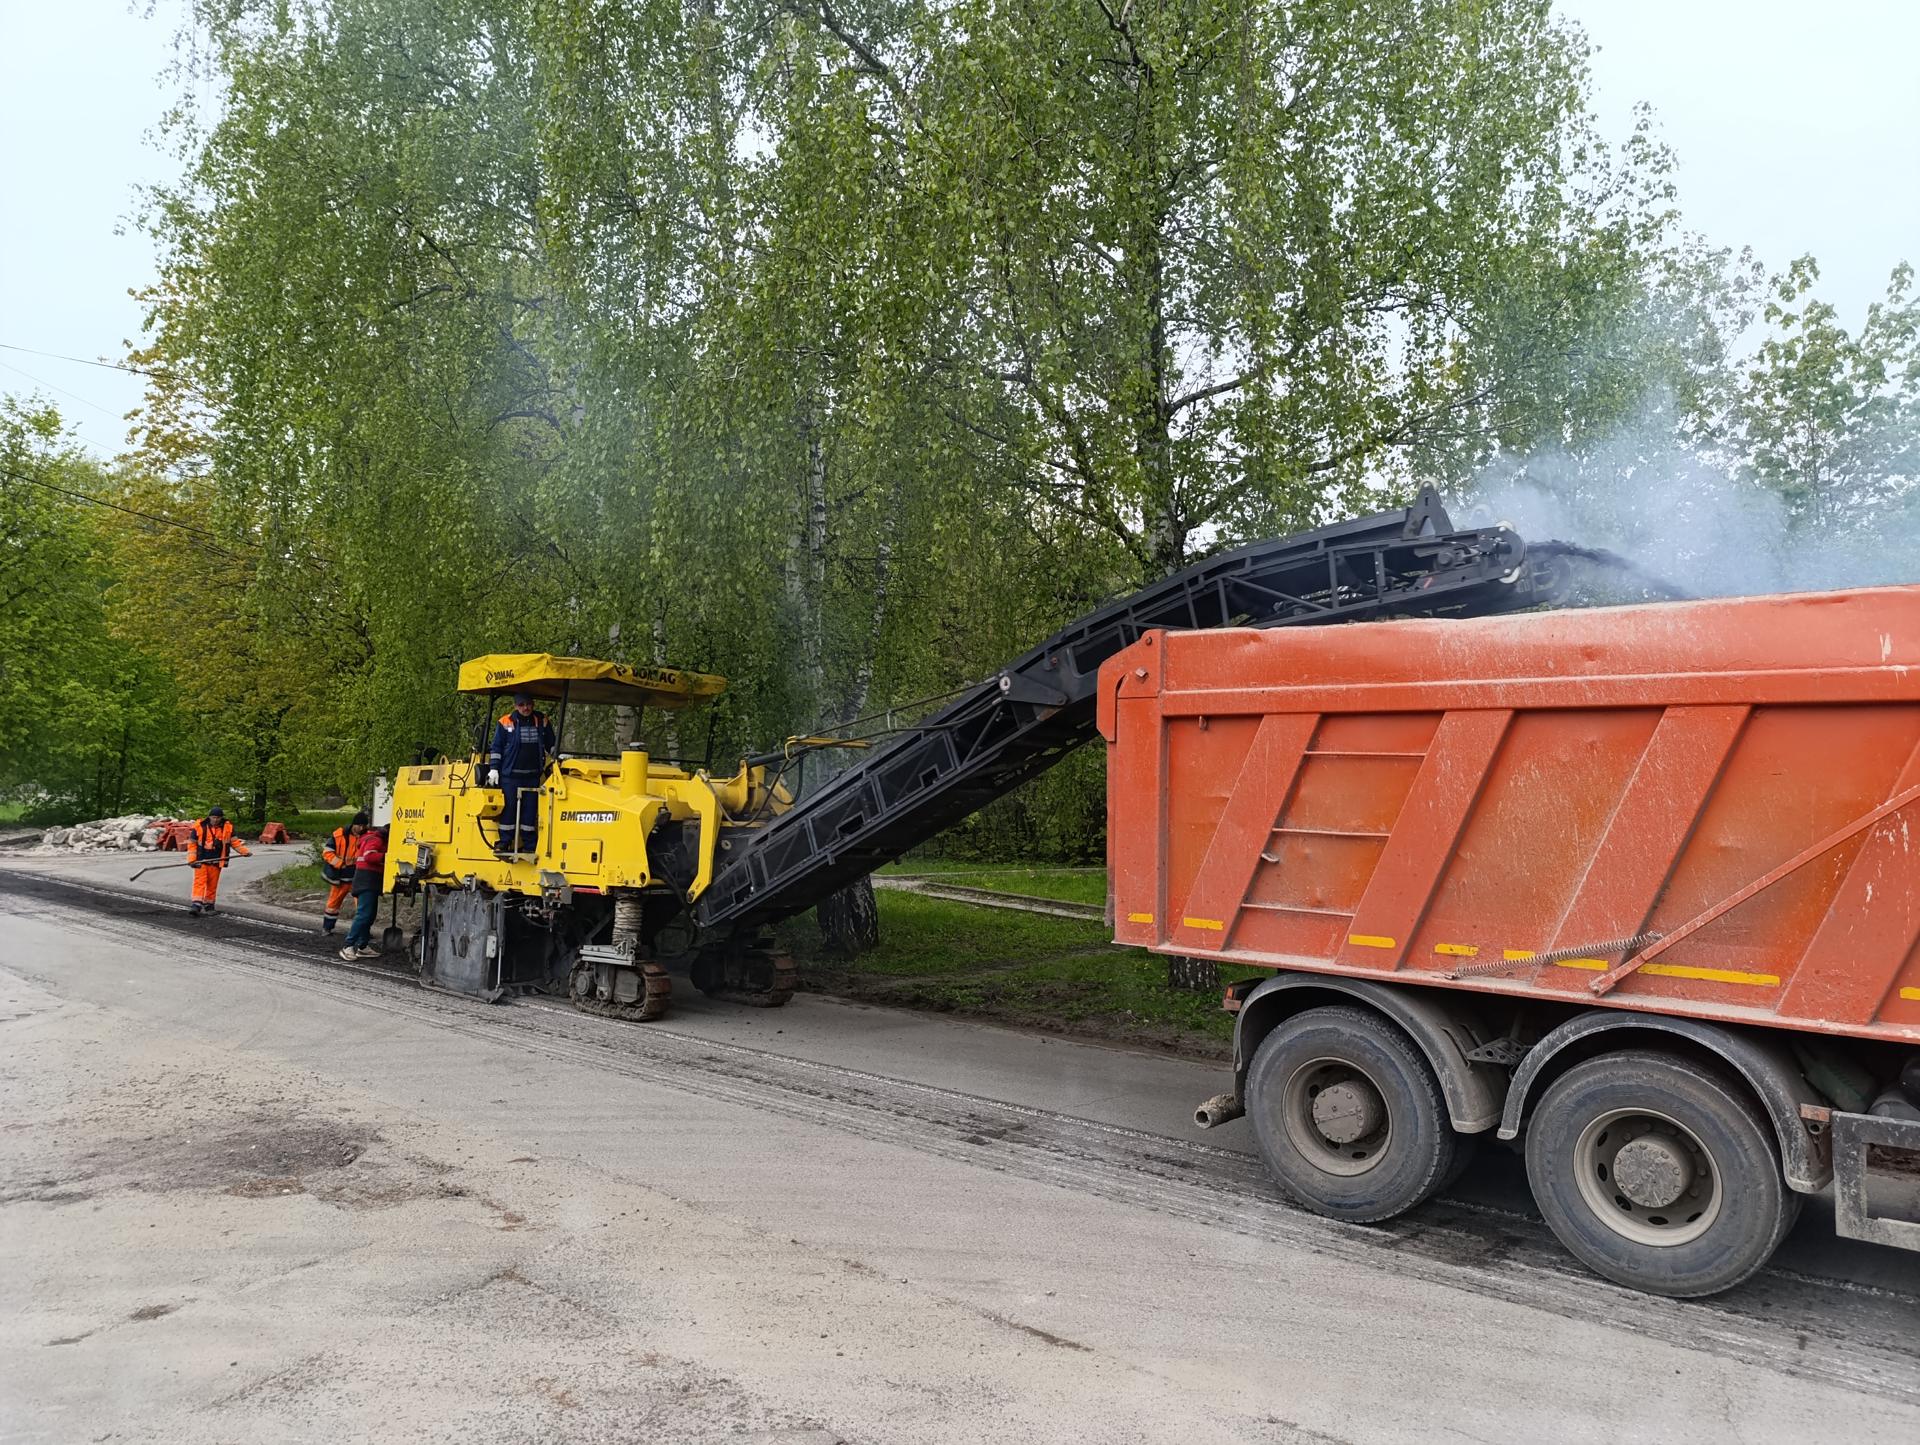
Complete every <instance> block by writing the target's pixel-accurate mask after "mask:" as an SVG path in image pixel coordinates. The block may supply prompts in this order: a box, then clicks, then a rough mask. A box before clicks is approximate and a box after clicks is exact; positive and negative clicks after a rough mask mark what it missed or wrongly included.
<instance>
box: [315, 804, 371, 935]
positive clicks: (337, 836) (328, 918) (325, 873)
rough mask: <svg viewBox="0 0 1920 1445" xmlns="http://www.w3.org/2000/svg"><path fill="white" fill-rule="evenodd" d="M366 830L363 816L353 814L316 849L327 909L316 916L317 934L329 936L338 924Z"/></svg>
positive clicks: (364, 815)
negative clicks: (322, 845)
mask: <svg viewBox="0 0 1920 1445" xmlns="http://www.w3.org/2000/svg"><path fill="white" fill-rule="evenodd" d="M366 831H367V815H366V814H365V813H355V814H354V815H353V818H352V820H351V821H350V822H348V824H347V825H346V826H345V827H344V828H335V829H334V830H333V836H332V837H331V838H329V839H328V840H327V844H326V846H325V847H324V848H322V849H321V850H320V873H321V876H322V877H324V878H325V879H326V880H327V906H326V909H325V911H324V912H323V913H322V914H321V915H320V931H321V932H322V933H332V932H333V930H334V925H336V924H337V923H339V922H340V905H341V904H342V903H345V902H346V901H347V895H348V894H349V893H351V892H353V864H354V855H355V854H356V853H357V852H358V850H359V847H360V835H361V834H362V833H364V832H366Z"/></svg>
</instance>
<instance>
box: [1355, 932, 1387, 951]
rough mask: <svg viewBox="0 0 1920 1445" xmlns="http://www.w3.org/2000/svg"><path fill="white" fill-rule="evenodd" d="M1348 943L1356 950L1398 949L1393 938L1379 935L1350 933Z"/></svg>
mask: <svg viewBox="0 0 1920 1445" xmlns="http://www.w3.org/2000/svg"><path fill="white" fill-rule="evenodd" d="M1347 942H1348V943H1351V944H1352V945H1353V946H1354V947H1355V948H1397V947H1399V945H1398V944H1396V943H1395V942H1394V941H1393V940H1392V939H1391V938H1383V937H1381V936H1380V935H1379V934H1377V933H1349V934H1348V935H1347Z"/></svg>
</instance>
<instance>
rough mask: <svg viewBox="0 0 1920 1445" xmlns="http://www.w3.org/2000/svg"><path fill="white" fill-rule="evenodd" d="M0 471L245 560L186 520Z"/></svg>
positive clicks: (37, 479) (20, 473) (11, 470)
mask: <svg viewBox="0 0 1920 1445" xmlns="http://www.w3.org/2000/svg"><path fill="white" fill-rule="evenodd" d="M0 472H4V473H5V474H6V475H7V476H9V477H12V478H13V479H14V480H15V481H17V482H25V483H26V484H27V485H28V486H30V487H39V488H41V489H42V490H44V491H49V492H55V493H57V494H59V495H60V496H63V497H68V498H71V499H72V500H73V501H76V502H86V503H89V504H90V505H92V506H95V507H107V508H110V509H111V510H113V511H116V512H124V513H125V514H126V515H127V516H129V517H139V518H141V519H142V520H144V521H148V522H158V523H159V524H160V525H161V526H163V527H173V528H175V529H177V530H179V531H182V532H186V533H189V534H191V535H192V536H194V537H195V538H198V539H204V540H197V541H196V542H195V543H194V545H195V546H198V547H205V548H206V549H207V550H208V551H210V552H218V553H219V554H220V555H221V556H223V557H230V558H232V559H233V560H234V561H235V562H245V561H246V560H247V559H246V558H245V557H242V556H241V555H240V554H239V553H238V552H231V551H229V550H227V548H225V547H222V546H221V545H220V544H219V543H218V542H216V541H214V540H212V539H213V533H211V532H209V531H207V530H206V529H205V528H204V527H195V526H191V525H189V524H188V523H186V522H179V521H175V520H174V519H173V518H172V517H163V516H161V515H160V514H159V513H158V512H143V511H141V510H140V509H139V508H138V507H126V506H122V505H121V504H120V503H119V502H110V501H108V500H107V499H106V498H105V497H96V496H94V495H92V494H91V493H89V492H76V491H74V490H73V489H72V488H71V487H62V486H57V485H55V484H54V483H52V482H49V481H47V480H45V479H44V478H41V477H30V476H28V475H27V474H26V473H25V472H18V471H15V470H14V469H13V468H12V467H0Z"/></svg>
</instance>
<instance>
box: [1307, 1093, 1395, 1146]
mask: <svg viewBox="0 0 1920 1445" xmlns="http://www.w3.org/2000/svg"><path fill="white" fill-rule="evenodd" d="M1382 1112H1383V1110H1382V1108H1381V1105H1380V1096H1379V1095H1378V1094H1377V1093H1375V1092H1374V1090H1373V1088H1372V1086H1371V1085H1369V1084H1368V1083H1366V1081H1364V1080H1362V1079H1347V1080H1344V1081H1342V1082H1340V1083H1338V1084H1329V1085H1328V1086H1327V1087H1326V1088H1324V1089H1322V1090H1321V1091H1320V1092H1319V1093H1318V1094H1316V1095H1314V1099H1313V1122H1314V1127H1316V1128H1317V1129H1319V1131H1320V1132H1321V1133H1322V1134H1324V1135H1325V1136H1326V1137H1327V1139H1328V1141H1329V1142H1331V1143H1334V1144H1351V1143H1353V1141H1354V1140H1356V1139H1364V1138H1366V1137H1367V1135H1369V1134H1371V1133H1373V1132H1374V1130H1376V1129H1378V1128H1379V1127H1380V1119H1381V1114H1382Z"/></svg>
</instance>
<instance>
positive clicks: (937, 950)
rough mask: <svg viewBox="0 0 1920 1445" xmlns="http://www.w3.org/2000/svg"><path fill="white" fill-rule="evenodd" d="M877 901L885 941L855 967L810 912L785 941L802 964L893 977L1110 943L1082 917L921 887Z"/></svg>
mask: <svg viewBox="0 0 1920 1445" xmlns="http://www.w3.org/2000/svg"><path fill="white" fill-rule="evenodd" d="M878 899H879V903H880V946H879V947H878V948H876V949H874V950H873V951H872V952H870V953H863V954H861V955H860V956H859V958H858V959H857V960H854V961H852V964H851V965H850V964H849V961H848V960H846V959H836V958H835V957H833V956H832V955H830V954H828V953H827V952H826V950H825V948H824V947H823V945H822V943H821V941H820V930H819V929H818V928H817V927H815V925H814V922H813V917H812V915H811V914H803V915H802V916H801V917H800V918H798V919H795V920H793V921H792V922H790V923H788V924H786V925H785V928H786V934H787V936H786V938H785V939H784V940H783V941H784V942H785V943H786V946H787V947H788V948H789V949H790V950H791V951H792V953H793V955H794V957H795V959H796V960H798V961H799V962H800V964H801V966H802V967H806V966H808V965H813V966H814V967H816V968H817V969H820V970H837V969H846V968H848V967H850V966H851V967H853V968H855V970H856V971H857V972H859V973H861V974H881V975H887V976H891V977H908V976H912V975H915V974H928V973H951V972H955V971H971V970H977V969H982V968H996V967H1005V966H1006V965H1008V964H1013V963H1029V962H1035V961H1039V960H1044V959H1056V958H1061V957H1064V956H1067V955H1070V954H1077V953H1084V952H1086V951H1088V950H1089V949H1104V948H1108V947H1110V946H1111V945H1110V944H1109V942H1108V940H1109V935H1108V933H1107V930H1106V926H1105V925H1104V924H1101V923H1091V922H1086V923H1083V922H1081V921H1080V920H1079V919H1077V918H1053V917H1049V916H1048V915H1046V914H1044V913H1018V912H1015V911H1014V910H1012V909H1007V908H984V907H981V906H979V905H977V904H972V903H952V902H949V901H948V900H946V899H944V898H926V897H923V896H921V895H919V894H916V893H894V892H882V893H880V894H879V895H878Z"/></svg>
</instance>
